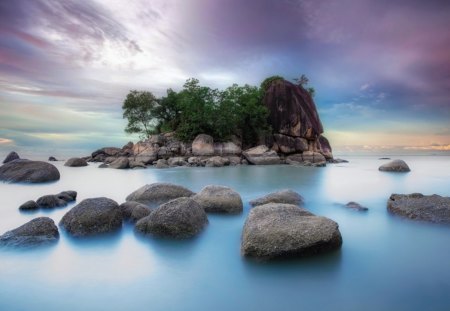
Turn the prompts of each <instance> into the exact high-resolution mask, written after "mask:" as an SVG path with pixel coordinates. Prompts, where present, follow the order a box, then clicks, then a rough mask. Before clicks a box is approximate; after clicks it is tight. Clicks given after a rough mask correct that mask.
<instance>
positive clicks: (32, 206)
mask: <svg viewBox="0 0 450 311" xmlns="http://www.w3.org/2000/svg"><path fill="white" fill-rule="evenodd" d="M38 208H39V205H37V203H36V202H35V201H33V200H30V201H26V202H25V203H23V204H22V205H21V206H19V209H20V210H21V211H34V210H37V209H38Z"/></svg>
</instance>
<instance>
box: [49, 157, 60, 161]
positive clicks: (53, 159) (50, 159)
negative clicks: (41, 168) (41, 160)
mask: <svg viewBox="0 0 450 311" xmlns="http://www.w3.org/2000/svg"><path fill="white" fill-rule="evenodd" d="M48 160H49V161H58V160H57V159H56V158H55V157H49V158H48Z"/></svg>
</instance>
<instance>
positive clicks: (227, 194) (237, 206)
mask: <svg viewBox="0 0 450 311" xmlns="http://www.w3.org/2000/svg"><path fill="white" fill-rule="evenodd" d="M192 199H194V200H195V201H196V202H197V203H198V204H200V206H201V207H202V208H203V209H204V210H205V212H207V213H229V214H237V213H242V209H243V204H242V199H241V196H240V195H239V193H237V192H236V191H234V190H233V189H231V188H229V187H224V186H206V187H204V188H203V189H202V190H201V191H200V192H199V193H197V194H196V195H194V196H193V197H192Z"/></svg>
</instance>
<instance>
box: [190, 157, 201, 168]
mask: <svg viewBox="0 0 450 311" xmlns="http://www.w3.org/2000/svg"><path fill="white" fill-rule="evenodd" d="M188 163H189V165H191V166H204V165H205V164H204V163H202V158H201V157H189V158H188Z"/></svg>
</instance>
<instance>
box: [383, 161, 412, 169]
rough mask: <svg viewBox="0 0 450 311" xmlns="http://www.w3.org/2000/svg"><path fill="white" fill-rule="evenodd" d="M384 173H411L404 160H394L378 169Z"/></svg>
mask: <svg viewBox="0 0 450 311" xmlns="http://www.w3.org/2000/svg"><path fill="white" fill-rule="evenodd" d="M378 170H379V171H382V172H409V171H411V170H410V169H409V166H408V164H406V163H405V161H403V160H393V161H391V162H388V163H385V164H383V165H381V166H380V167H379V168H378Z"/></svg>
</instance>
